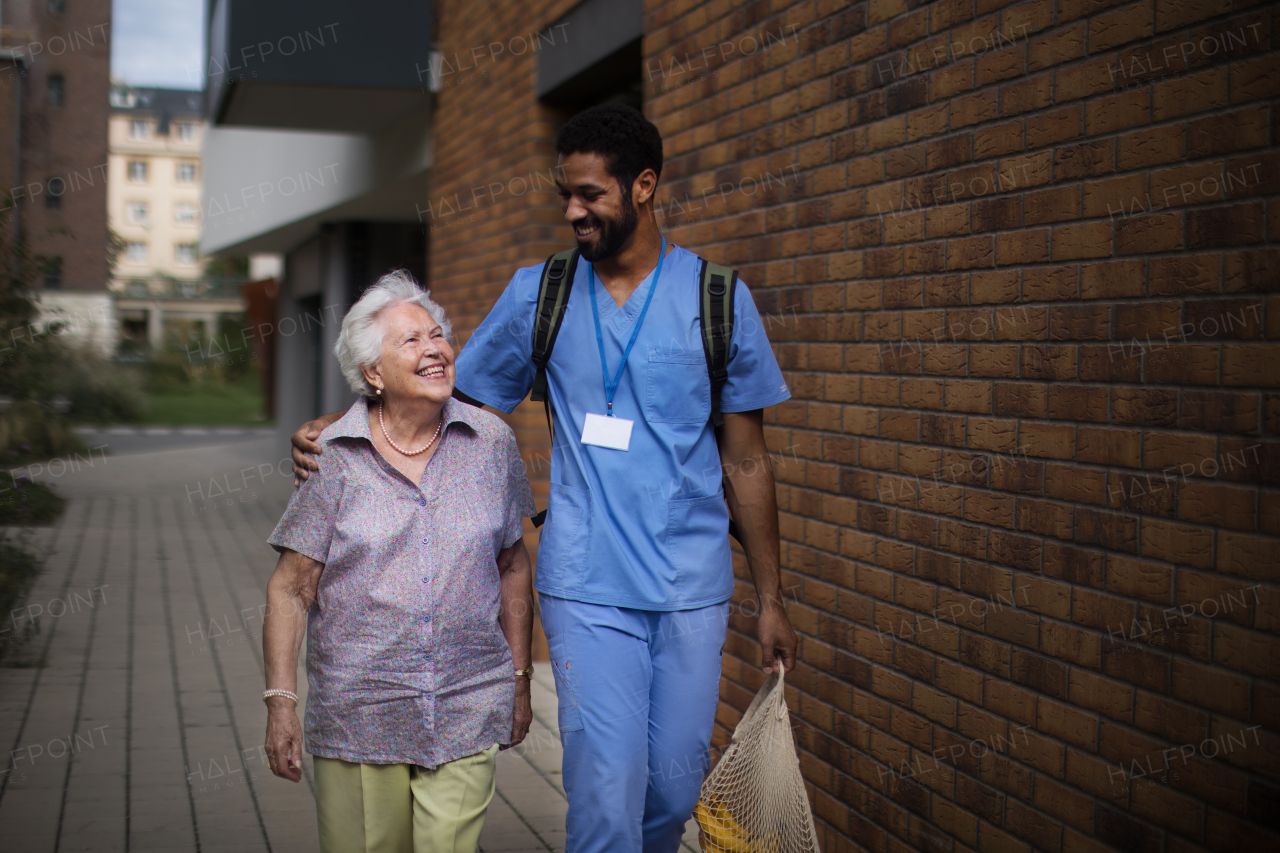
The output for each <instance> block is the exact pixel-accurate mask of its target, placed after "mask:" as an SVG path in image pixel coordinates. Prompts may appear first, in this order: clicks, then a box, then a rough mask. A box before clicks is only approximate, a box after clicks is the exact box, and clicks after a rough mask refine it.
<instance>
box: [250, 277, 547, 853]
mask: <svg viewBox="0 0 1280 853" xmlns="http://www.w3.org/2000/svg"><path fill="white" fill-rule="evenodd" d="M449 337H450V328H449V323H448V321H447V320H446V319H445V315H444V311H443V309H441V308H440V306H439V305H437V304H436V303H435V302H433V301H432V300H431V299H430V298H429V297H428V296H427V293H426V292H425V291H423V290H422V289H420V288H419V287H418V286H417V284H415V283H414V281H413V279H412V278H411V277H410V276H409V275H408V274H407V273H404V272H395V273H390V274H388V275H386V276H383V277H382V278H381V279H380V280H379V281H378V282H377V283H376V284H374V285H373V286H372V287H370V288H369V290H368V291H367V292H366V293H365V294H364V296H363V297H361V298H360V301H359V302H357V303H356V304H355V305H354V306H353V307H352V308H351V311H350V312H349V313H348V314H347V316H346V318H345V319H344V320H343V322H342V331H341V333H340V335H339V337H338V342H337V345H336V346H335V347H334V352H335V353H336V354H337V356H338V360H339V362H340V363H341V365H342V372H343V374H344V375H345V376H346V378H347V381H348V382H349V383H350V385H351V387H352V389H353V390H355V391H356V392H357V393H358V394H360V399H359V400H358V401H357V402H356V403H355V404H354V405H353V406H352V407H351V408H350V409H349V410H348V411H347V413H346V415H345V416H343V417H342V419H340V420H338V421H337V422H335V423H334V424H332V425H331V426H330V427H328V428H327V429H326V430H325V431H324V433H323V434H322V435H321V436H320V439H319V440H320V443H321V444H322V445H323V446H324V459H325V464H324V465H323V466H322V467H321V469H320V470H319V471H317V472H315V473H313V474H312V475H311V478H310V479H309V480H307V481H306V482H305V483H303V484H302V485H301V487H300V488H299V489H298V490H297V491H296V492H294V494H293V496H292V498H291V499H290V501H289V506H288V508H287V509H286V510H285V513H284V517H283V518H281V519H280V524H279V525H278V526H277V527H276V529H275V532H274V533H272V535H271V539H270V540H269V541H270V543H271V545H273V546H274V547H275V548H276V550H278V551H279V552H280V561H279V563H278V564H277V565H276V569H275V573H274V574H272V576H271V580H270V582H269V583H268V584H267V604H268V613H267V617H266V624H265V626H264V629H263V638H262V645H263V655H264V658H265V661H266V683H267V690H266V692H265V694H264V696H263V698H264V700H265V701H266V703H267V706H268V709H269V710H268V717H267V736H266V751H267V757H268V762H269V765H270V767H271V770H272V772H274V773H275V775H277V776H280V777H282V778H285V779H290V780H292V781H294V782H297V781H298V780H299V779H301V778H302V735H303V731H304V729H303V728H302V727H300V726H299V724H298V716H297V711H296V706H297V696H296V694H295V693H294V691H295V690H296V674H297V669H298V649H299V646H300V645H301V643H302V639H303V637H304V635H305V636H306V638H307V684H308V687H309V693H308V695H307V708H306V726H305V733H306V745H307V750H308V751H309V752H310V753H311V754H312V755H313V756H315V793H316V812H317V819H318V823H319V829H320V848H321V850H322V851H325V853H339V851H341V853H346V851H432V853H444V851H474V850H476V848H477V846H478V842H479V837H480V830H481V828H482V827H483V825H484V817H485V811H486V809H487V808H488V806H489V801H490V799H491V798H492V797H493V791H494V757H495V755H496V753H497V750H498V748H499V745H500V744H506V745H514V744H516V743H519V742H520V741H521V740H522V739H523V738H524V736H525V734H526V732H527V731H528V728H529V723H530V721H531V720H532V717H533V712H532V709H531V707H530V701H529V676H530V674H531V672H532V667H531V664H530V641H531V633H532V613H533V608H532V583H531V576H532V571H531V568H530V565H529V555H528V552H527V551H526V550H525V546H524V541H523V539H522V538H521V536H522V529H523V520H524V518H526V517H528V516H530V515H532V514H533V497H532V495H531V493H530V490H529V482H528V480H527V479H526V477H525V471H524V464H523V463H522V461H521V459H520V454H519V452H518V450H517V448H516V442H515V436H514V435H513V434H512V432H511V429H510V428H509V427H508V426H507V425H506V424H505V423H503V422H502V421H501V420H500V419H499V418H497V417H496V416H495V415H492V414H489V413H488V412H485V411H483V410H481V409H479V408H476V407H474V406H469V405H467V404H466V403H462V402H459V401H457V400H453V399H451V394H452V392H453V383H454V356H453V349H452V348H451V347H450V345H449Z"/></svg>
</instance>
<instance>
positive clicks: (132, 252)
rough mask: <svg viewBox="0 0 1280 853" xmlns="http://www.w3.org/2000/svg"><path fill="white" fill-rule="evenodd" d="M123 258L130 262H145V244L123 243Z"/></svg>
mask: <svg viewBox="0 0 1280 853" xmlns="http://www.w3.org/2000/svg"><path fill="white" fill-rule="evenodd" d="M124 259H125V260H126V261H128V262H129V263H131V264H145V263H146V262H147V244H146V243H125V244H124Z"/></svg>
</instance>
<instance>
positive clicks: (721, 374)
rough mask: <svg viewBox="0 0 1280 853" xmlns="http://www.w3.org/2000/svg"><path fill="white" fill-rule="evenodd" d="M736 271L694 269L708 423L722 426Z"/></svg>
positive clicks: (733, 532) (734, 529)
mask: <svg viewBox="0 0 1280 853" xmlns="http://www.w3.org/2000/svg"><path fill="white" fill-rule="evenodd" d="M737 284H738V271H737V270H734V269H729V268H728V267H722V266H720V265H719V264H713V263H711V262H710V261H708V260H706V259H703V260H702V266H701V267H700V269H699V271H698V309H699V310H698V319H699V325H700V326H701V328H702V352H703V355H705V356H706V358H707V374H708V375H709V376H710V377H711V426H712V427H714V428H719V427H722V426H724V415H722V414H721V413H720V391H721V389H723V388H724V383H725V382H726V381H727V380H728V379H729V342H730V340H731V339H732V338H733V293H734V289H735V288H736V287H737ZM729 535H730V536H732V537H733V538H734V539H737V540H738V541H739V542H741V541H742V537H741V536H740V535H738V526H737V525H736V524H734V523H733V519H729Z"/></svg>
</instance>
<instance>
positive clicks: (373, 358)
mask: <svg viewBox="0 0 1280 853" xmlns="http://www.w3.org/2000/svg"><path fill="white" fill-rule="evenodd" d="M404 304H410V305H420V306H422V307H423V308H425V309H426V311H427V313H428V314H430V315H431V317H432V319H434V320H435V321H436V322H437V323H439V324H440V328H441V329H443V330H444V335H445V337H446V338H447V339H449V340H453V325H452V324H451V323H450V322H449V320H448V319H447V318H446V317H445V314H444V309H443V308H441V307H440V305H439V304H437V303H436V302H435V301H433V300H432V299H431V296H430V291H427V290H423V289H422V288H421V287H419V286H418V283H417V282H416V281H414V280H413V276H411V275H410V274H409V273H408V272H406V271H405V270H392V271H391V272H389V273H387V274H386V275H384V276H383V277H382V278H380V279H378V280H377V281H376V282H374V284H373V285H372V286H371V287H370V288H369V289H368V290H366V291H365V292H364V296H361V297H360V299H359V301H357V302H356V304H355V305H352V306H351V310H350V311H348V312H347V316H346V317H344V318H342V331H341V332H339V333H338V342H337V343H336V344H334V345H333V354H334V355H336V356H337V357H338V364H339V365H340V366H341V367H342V375H343V376H345V377H346V379H347V384H348V385H350V386H351V390H352V391H355V392H356V393H357V394H362V395H364V396H365V397H373V396H375V395H374V389H373V386H372V385H370V384H369V382H368V381H367V380H366V379H365V378H364V373H363V372H362V371H361V368H364V367H373V366H374V365H375V364H377V363H378V362H379V361H380V360H381V359H382V340H383V338H384V337H386V333H387V330H386V324H385V323H382V322H381V321H380V320H379V318H380V317H381V315H382V312H384V311H386V310H387V309H388V308H392V307H394V306H396V305H404Z"/></svg>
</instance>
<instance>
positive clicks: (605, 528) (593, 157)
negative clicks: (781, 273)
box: [294, 104, 796, 853]
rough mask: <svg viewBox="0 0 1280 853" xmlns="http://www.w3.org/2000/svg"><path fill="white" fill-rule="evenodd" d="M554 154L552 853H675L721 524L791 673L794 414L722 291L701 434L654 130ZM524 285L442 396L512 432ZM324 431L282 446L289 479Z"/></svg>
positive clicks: (524, 275) (527, 332) (586, 119)
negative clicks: (785, 601)
mask: <svg viewBox="0 0 1280 853" xmlns="http://www.w3.org/2000/svg"><path fill="white" fill-rule="evenodd" d="M556 150H557V152H558V153H559V155H560V159H559V169H558V172H559V175H560V178H559V181H558V183H559V190H560V197H561V206H562V207H563V209H564V215H565V219H566V220H567V221H568V222H569V223H570V224H571V225H572V226H573V228H574V233H575V237H576V238H577V244H578V248H579V250H580V252H581V258H580V260H579V263H578V267H577V271H576V274H575V276H574V282H573V288H572V291H571V294H570V298H569V302H568V304H567V307H566V309H565V315H564V321H563V325H562V326H561V329H560V334H559V338H558V339H557V341H556V345H555V349H554V351H553V354H552V357H551V359H550V361H549V362H548V364H547V378H548V387H549V396H550V400H551V408H552V412H553V414H554V432H555V434H554V444H553V454H552V461H551V493H550V499H549V504H548V514H547V522H546V526H545V527H544V528H543V530H542V535H541V539H540V543H539V547H538V563H537V582H536V588H537V590H538V592H539V603H540V607H541V614H542V624H543V628H544V629H545V631H546V634H547V641H548V644H549V646H550V650H551V662H552V667H553V669H554V672H555V678H556V687H557V691H558V693H559V703H560V710H559V725H560V737H561V741H562V743H563V745H564V763H563V778H564V786H565V791H566V792H567V793H568V795H569V812H568V817H567V830H568V837H567V843H566V850H567V851H569V853H621V851H634V853H641V851H644V853H650V852H651V851H652V853H672V851H675V850H676V849H677V848H678V847H679V844H680V838H681V835H682V833H683V831H684V826H685V824H686V823H687V822H688V820H689V818H690V816H691V815H692V812H693V808H694V806H695V804H696V802H697V798H698V792H699V789H700V787H701V784H702V779H703V775H704V773H705V771H706V770H707V768H708V746H709V743H710V737H711V729H712V724H713V720H714V717H715V711H716V705H717V702H718V699H719V677H720V658H721V650H722V648H723V646H724V642H725V631H726V625H727V620H728V601H729V598H730V596H731V594H732V593H733V588H734V578H733V571H732V565H731V557H730V550H729V541H728V534H727V529H728V523H729V512H732V514H733V518H734V520H735V522H736V524H737V527H738V530H739V531H740V536H741V537H742V544H743V548H744V550H745V552H746V556H747V564H748V567H749V569H750V571H751V574H752V577H753V579H754V581H755V585H756V590H757V595H758V597H759V600H760V602H761V609H760V614H759V619H758V627H757V631H758V636H759V640H760V643H761V657H762V662H763V664H764V667H765V669H766V670H774V669H775V668H776V666H777V665H778V664H779V663H781V664H782V665H784V666H785V667H786V668H787V669H791V668H792V667H793V666H794V664H795V651H796V636H795V632H794V631H793V630H792V628H791V624H790V622H789V621H788V619H787V615H786V612H785V610H784V609H783V605H782V595H781V589H780V584H779V575H778V565H779V556H778V516H777V505H776V502H775V494H774V481H773V474H772V471H771V468H770V464H769V458H768V453H767V450H766V447H765V441H764V430H763V416H762V410H763V409H764V408H765V407H766V406H772V405H774V404H776V403H780V402H782V401H783V400H786V399H787V398H788V397H789V396H790V394H789V392H788V390H787V386H786V383H785V382H784V381H783V377H782V373H781V371H780V370H779V369H778V364H777V361H776V360H775V359H774V356H773V351H772V349H771V348H770V346H769V341H768V338H767V336H766V335H765V331H764V328H763V326H762V324H761V322H760V317H759V314H758V313H757V311H756V308H755V304H754V303H753V302H752V299H751V295H750V293H749V291H748V290H747V288H746V287H745V286H742V285H741V284H739V286H738V287H737V289H736V299H735V303H734V317H735V323H734V328H733V336H732V339H731V341H730V347H729V362H728V372H729V378H728V380H727V382H726V383H725V385H724V388H723V390H722V392H721V411H722V412H723V414H724V426H723V427H722V428H721V429H720V430H718V431H716V430H713V428H712V426H711V423H710V420H709V418H710V414H711V410H710V395H711V383H710V380H709V378H708V375H707V365H706V360H705V357H704V355H703V351H702V343H701V325H700V322H699V319H698V317H699V310H698V295H699V282H698V258H697V256H696V255H694V254H692V253H690V252H688V251H686V250H684V249H682V248H679V247H677V246H672V245H671V244H669V243H668V242H667V241H666V239H665V237H664V236H663V235H662V234H661V232H660V231H659V229H658V227H657V224H656V222H655V219H654V209H653V208H654V201H653V199H654V192H655V190H656V188H657V183H658V177H659V174H660V173H661V171H662V139H661V136H660V135H659V134H658V130H657V128H656V127H654V125H653V124H651V123H650V122H648V121H647V120H645V118H644V117H643V116H642V115H641V114H640V113H639V112H637V111H636V110H634V109H631V108H630V107H625V106H621V105H617V104H606V105H602V106H598V107H594V108H592V109H590V110H587V111H586V112H584V113H581V114H579V115H577V116H575V117H574V118H573V119H571V120H570V121H569V122H568V124H566V125H565V126H564V128H563V129H562V130H561V131H560V133H559V135H558V136H557V138H556ZM541 271H542V265H541V264H539V265H538V266H534V267H526V268H525V269H521V270H519V271H517V272H516V274H515V276H514V277H513V278H512V280H511V283H510V284H509V285H508V286H507V289H506V290H505V291H504V292H503V294H502V296H501V297H500V298H499V299H498V302H497V304H496V305H495V306H494V308H493V310H492V311H491V312H490V313H489V316H488V317H486V318H485V320H484V322H483V323H481V324H480V327H479V328H478V329H476V331H475V334H474V335H472V337H471V339H470V340H469V341H468V342H467V345H466V347H465V348H464V349H463V350H462V353H461V354H460V355H459V357H458V361H457V388H458V392H457V395H458V396H459V397H461V398H463V399H467V400H469V401H471V402H476V403H478V404H479V403H483V404H486V405H489V406H492V407H494V408H496V409H500V410H501V411H503V412H510V411H511V410H512V409H513V408H515V406H516V405H517V404H518V403H519V402H520V401H521V400H523V399H524V398H525V397H526V396H527V395H528V393H529V389H530V387H531V386H532V383H533V379H534V375H535V366H534V364H533V361H532V357H531V353H532V344H531V330H532V328H533V319H534V306H535V303H536V300H537V295H538V283H539V279H540V276H541ZM326 420H327V418H325V419H321V420H320V421H313V422H312V423H310V424H308V425H306V426H304V427H303V428H302V429H301V430H299V432H298V433H295V435H294V444H295V445H296V449H295V451H294V456H295V463H296V464H297V465H298V466H301V469H300V471H299V473H300V475H305V474H306V470H305V469H306V468H307V467H312V466H314V462H312V461H311V460H309V459H308V458H307V457H306V456H305V455H304V453H305V452H311V453H315V452H316V450H317V447H316V446H315V445H314V443H313V442H312V441H310V438H312V437H314V435H316V434H318V429H317V427H322V426H323V425H324V424H325V422H326ZM717 432H718V435H717ZM722 479H723V488H722ZM726 503H727V507H726Z"/></svg>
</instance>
